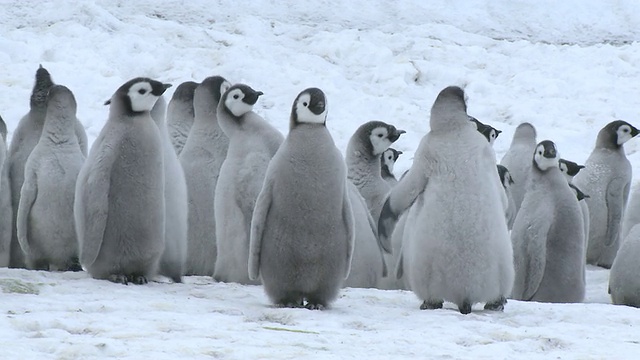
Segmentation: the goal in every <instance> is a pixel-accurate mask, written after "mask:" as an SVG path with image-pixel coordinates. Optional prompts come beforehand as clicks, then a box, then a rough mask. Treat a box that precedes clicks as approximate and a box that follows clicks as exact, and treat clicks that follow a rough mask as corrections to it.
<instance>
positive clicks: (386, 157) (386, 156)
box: [382, 150, 395, 172]
mask: <svg viewBox="0 0 640 360" xmlns="http://www.w3.org/2000/svg"><path fill="white" fill-rule="evenodd" d="M382 161H384V164H385V165H387V168H388V169H389V172H393V165H394V164H395V161H393V151H391V150H387V151H385V152H384V153H383V154H382Z"/></svg>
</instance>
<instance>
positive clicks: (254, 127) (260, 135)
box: [213, 84, 284, 284]
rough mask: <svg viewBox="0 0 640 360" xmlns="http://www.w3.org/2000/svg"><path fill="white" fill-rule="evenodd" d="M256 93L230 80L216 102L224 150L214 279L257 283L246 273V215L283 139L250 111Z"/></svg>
mask: <svg viewBox="0 0 640 360" xmlns="http://www.w3.org/2000/svg"><path fill="white" fill-rule="evenodd" d="M260 95H262V92H261V91H256V90H254V89H252V88H251V87H249V86H247V85H245V84H235V85H233V86H231V87H230V88H229V89H228V90H227V91H226V92H225V93H224V94H223V95H222V99H221V100H220V103H219V104H218V123H219V124H220V128H221V129H222V130H223V131H224V133H225V134H226V135H227V137H228V138H229V149H228V151H227V157H226V159H225V160H224V162H223V163H222V167H221V168H220V175H219V178H218V184H217V185H216V190H215V191H216V192H215V199H214V209H215V220H216V246H217V251H218V257H217V260H216V266H215V271H214V275H213V277H214V279H215V280H217V281H224V282H237V283H241V284H258V283H259V282H258V281H255V280H254V281H252V280H250V279H249V273H248V272H247V263H248V261H249V234H250V231H251V216H252V214H253V208H254V207H255V203H256V198H257V197H258V194H259V193H260V190H261V189H262V183H263V182H264V176H265V173H266V172H267V166H269V162H270V161H271V158H272V157H273V155H274V154H275V153H276V151H277V150H278V147H280V144H281V143H282V141H284V137H283V136H282V134H281V133H280V132H279V131H278V130H277V129H276V128H274V127H273V126H271V125H270V124H269V123H267V122H266V121H265V120H264V119H263V118H262V117H260V116H259V115H258V114H256V113H255V112H254V111H252V109H253V106H254V105H255V103H256V102H257V101H258V97H259V96H260Z"/></svg>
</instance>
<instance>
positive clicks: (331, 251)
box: [249, 88, 355, 309]
mask: <svg viewBox="0 0 640 360" xmlns="http://www.w3.org/2000/svg"><path fill="white" fill-rule="evenodd" d="M326 116H327V100H326V97H325V94H324V93H323V92H322V90H320V89H317V88H309V89H306V90H304V91H302V92H301V93H300V94H299V95H298V96H297V97H296V99H295V101H294V102H293V107H292V110H291V119H290V124H291V125H290V131H289V134H288V135H287V137H286V139H285V141H284V142H283V143H282V145H281V146H280V148H279V149H278V151H277V152H276V154H275V156H274V157H273V159H272V160H271V163H270V164H269V168H268V169H267V175H266V177H265V181H264V185H263V188H262V191H261V192H260V195H258V199H257V201H256V207H255V210H254V212H253V218H252V220H251V237H250V239H251V240H250V252H249V277H250V278H251V279H257V278H258V276H260V277H261V278H262V283H263V285H264V289H265V292H266V293H267V295H268V297H269V298H270V299H271V301H272V302H273V303H275V304H277V305H280V306H289V307H299V306H303V305H304V306H306V307H307V308H309V309H323V308H325V307H326V306H328V305H329V304H330V303H331V302H333V301H334V300H335V299H336V297H337V296H338V292H339V289H340V287H341V286H342V284H343V282H344V280H345V279H346V278H347V277H348V276H349V272H350V266H351V259H352V255H353V251H354V239H355V232H354V230H355V229H354V218H353V212H352V209H351V202H350V200H349V195H348V191H347V181H348V180H347V169H346V166H345V164H344V161H343V159H342V154H341V152H340V151H339V150H338V148H337V147H336V146H335V144H334V142H333V139H332V137H331V135H330V134H329V131H328V130H327V128H326V125H325V122H326Z"/></svg>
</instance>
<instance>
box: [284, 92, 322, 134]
mask: <svg viewBox="0 0 640 360" xmlns="http://www.w3.org/2000/svg"><path fill="white" fill-rule="evenodd" d="M327 110H328V109H327V98H326V96H325V94H324V92H323V91H322V90H320V89H318V88H308V89H305V90H303V91H302V92H301V93H300V94H298V96H297V97H296V99H295V100H294V101H293V106H292V108H291V120H290V126H289V127H290V129H293V128H294V127H296V126H298V125H300V124H319V125H323V126H324V125H325V123H326V121H327Z"/></svg>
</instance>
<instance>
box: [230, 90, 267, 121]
mask: <svg viewBox="0 0 640 360" xmlns="http://www.w3.org/2000/svg"><path fill="white" fill-rule="evenodd" d="M260 95H264V93H263V92H262V91H256V90H253V89H252V88H251V87H250V86H249V85H245V84H236V85H233V86H231V87H230V88H229V90H227V94H225V97H224V99H223V100H224V105H225V106H224V109H225V110H226V111H227V112H228V113H230V114H231V115H233V116H235V117H237V118H239V117H241V116H242V115H244V114H246V113H248V112H249V111H251V110H253V106H254V105H255V104H256V102H258V98H259V97H260Z"/></svg>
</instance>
